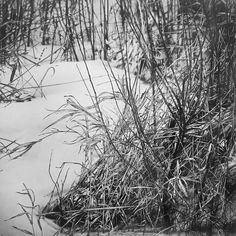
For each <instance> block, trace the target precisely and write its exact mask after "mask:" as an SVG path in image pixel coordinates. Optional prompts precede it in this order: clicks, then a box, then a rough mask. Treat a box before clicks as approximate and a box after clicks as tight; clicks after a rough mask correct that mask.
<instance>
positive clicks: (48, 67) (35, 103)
mask: <svg viewBox="0 0 236 236" xmlns="http://www.w3.org/2000/svg"><path fill="white" fill-rule="evenodd" d="M107 68H108V67H107ZM87 69H88V70H89V73H88V71H87ZM22 71H23V69H22ZM108 71H109V68H108ZM108 71H107V69H105V68H104V65H103V62H101V61H88V62H87V68H86V65H85V63H84V62H78V63H75V62H67V63H55V64H44V65H42V66H35V67H33V68H32V69H31V70H30V72H26V73H25V74H24V75H23V77H22V78H21V81H20V83H21V84H19V86H22V85H24V87H25V88H27V93H28V94H31V95H34V97H35V98H34V99H32V100H31V101H26V102H22V103H19V102H14V103H11V104H9V105H8V106H6V104H1V108H0V117H1V118H0V119H1V122H0V133H1V138H6V139H10V140H17V142H19V143H25V142H32V141H36V140H40V139H41V138H42V131H43V130H44V129H45V127H47V126H48V125H49V124H51V123H52V122H53V121H55V120H56V119H57V118H58V117H57V116H55V115H52V116H48V117H47V118H45V117H46V116H47V115H49V114H50V113H51V111H52V110H56V109H58V108H59V107H60V106H61V105H62V104H64V103H65V97H64V96H65V95H73V96H74V97H76V99H77V100H78V101H79V102H80V103H81V104H82V105H84V106H86V105H89V104H90V105H91V99H90V98H89V95H88V94H89V93H88V91H87V89H89V90H90V92H91V94H93V93H92V86H91V83H90V80H89V79H90V78H91V79H92V81H93V83H94V85H95V88H96V91H97V93H98V94H99V93H102V92H109V91H110V92H111V91H112V88H111V84H110V82H109V81H110V79H112V80H113V79H114V78H112V76H111V77H110V78H109V77H108V75H107V72H108ZM113 72H114V73H115V75H119V77H121V76H122V71H120V70H117V69H114V70H113ZM22 73H23V72H22ZM37 85H41V86H42V89H39V88H37ZM115 110H116V108H115V103H114V102H112V101H107V102H105V103H104V105H103V112H104V114H105V113H106V114H108V115H109V116H111V117H113V118H114V119H115V117H116V115H115V113H116V112H115ZM65 125H66V123H65V121H63V122H61V123H59V124H58V125H57V127H58V128H62V129H63V128H64V127H65ZM73 138H74V137H70V136H68V135H65V134H61V135H59V134H58V135H54V136H51V137H49V138H47V139H44V140H42V141H41V142H39V143H37V144H35V145H34V146H33V147H32V148H31V149H30V150H29V151H28V152H27V153H25V154H24V155H23V156H22V157H20V158H18V159H16V160H10V158H9V157H4V158H1V159H0V170H1V171H0V186H1V188H0V203H1V207H0V235H4V236H7V235H8V236H15V235H24V233H21V232H20V231H17V230H16V229H14V228H12V227H11V226H12V225H14V226H17V227H19V228H23V229H26V230H31V228H30V224H29V222H28V220H27V218H26V216H21V217H17V218H14V219H12V220H10V221H5V219H8V218H10V217H12V216H14V215H16V214H18V213H20V212H22V210H21V208H20V207H19V206H18V205H17V203H21V204H25V205H30V201H29V199H28V197H27V196H26V195H21V194H19V193H17V192H22V190H23V188H24V186H23V183H24V184H25V185H26V186H27V188H31V189H32V190H33V191H34V194H35V198H36V201H35V204H38V205H39V206H44V204H45V203H46V202H47V201H48V198H49V195H48V194H49V193H50V191H51V190H52V187H53V183H52V180H51V179H50V176H49V162H50V157H51V158H52V161H51V168H50V169H51V170H50V171H51V174H52V176H53V178H55V179H56V177H57V175H58V173H59V171H60V168H58V167H60V166H61V165H62V163H63V162H76V163H82V162H83V160H84V154H83V152H80V153H79V147H78V145H68V144H67V143H66V141H71V140H72V139H73ZM67 168H70V171H69V174H68V178H67V181H66V183H67V184H66V186H65V188H68V187H69V186H70V184H71V183H73V181H74V180H75V178H76V177H77V176H78V174H79V171H80V165H79V164H77V165H76V164H74V165H73V164H66V165H65V170H66V169H67ZM63 173H64V174H65V171H64V172H63ZM62 177H63V175H62ZM62 179H63V178H62ZM42 227H43V231H44V235H47V236H50V235H53V232H55V229H54V228H53V227H52V226H51V225H50V224H48V223H46V221H42ZM36 229H37V230H38V232H36V235H40V234H39V233H40V230H39V227H37V224H36Z"/></svg>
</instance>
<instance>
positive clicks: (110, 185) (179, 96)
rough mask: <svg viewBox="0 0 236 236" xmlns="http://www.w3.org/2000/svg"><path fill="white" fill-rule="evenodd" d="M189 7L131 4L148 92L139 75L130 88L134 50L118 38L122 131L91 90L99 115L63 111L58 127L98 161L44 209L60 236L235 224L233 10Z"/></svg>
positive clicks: (130, 20)
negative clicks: (67, 122) (69, 123)
mask: <svg viewBox="0 0 236 236" xmlns="http://www.w3.org/2000/svg"><path fill="white" fill-rule="evenodd" d="M180 2H181V1H180ZM128 3H130V4H128ZM152 4H154V5H152ZM155 4H157V5H155ZM186 4H187V1H182V2H181V4H180V6H179V8H178V7H177V6H175V7H177V10H176V11H174V10H173V11H170V9H169V8H168V7H173V6H172V5H171V4H169V5H170V6H169V5H168V4H167V6H165V7H164V6H162V8H161V6H160V5H161V3H160V1H158V2H155V3H150V2H148V1H142V2H141V1H137V4H135V5H132V4H131V2H129V1H127V6H126V7H125V9H127V10H129V14H127V15H126V18H125V19H124V22H123V23H124V24H123V25H122V27H123V28H124V29H126V27H128V26H129V27H130V29H132V30H133V34H134V37H136V39H137V40H136V41H137V42H138V43H139V45H140V48H141V49H142V52H143V53H142V54H143V58H142V59H144V60H145V61H146V63H145V67H146V70H147V71H148V72H149V73H148V75H149V78H148V79H147V80H148V83H149V87H148V89H147V91H146V92H144V93H139V92H138V89H137V87H136V85H137V83H138V78H139V77H140V75H139V74H138V75H137V76H136V79H135V80H134V82H131V81H133V80H132V78H131V75H130V71H129V63H130V60H129V58H128V55H129V53H128V50H129V48H128V47H127V45H128V44H126V43H123V42H126V41H125V40H123V39H122V38H121V37H122V35H119V36H120V37H118V40H119V42H118V43H119V46H120V53H121V57H122V63H123V66H124V67H123V68H124V71H125V76H124V78H123V80H122V83H120V82H119V81H118V80H117V79H115V81H113V82H112V80H111V79H110V82H111V87H112V95H113V99H114V101H115V103H116V104H117V107H118V109H117V110H118V111H119V113H118V114H119V115H118V119H117V122H116V124H115V125H113V126H111V125H109V123H108V122H107V120H106V119H105V117H104V113H103V111H102V101H104V100H106V99H107V97H106V98H105V97H101V96H100V95H98V94H97V93H96V90H95V88H94V86H92V92H93V94H92V95H91V94H90V95H91V99H92V102H93V106H92V107H82V106H81V105H80V104H79V102H78V101H76V100H68V103H67V108H66V109H65V108H64V107H63V109H62V111H63V112H66V115H63V116H62V118H59V120H58V121H61V120H63V119H65V118H70V119H72V120H74V121H75V123H76V124H77V125H76V126H73V127H69V128H68V132H73V133H77V134H78V141H80V142H82V146H83V147H84V148H85V149H84V150H85V151H86V154H88V150H89V152H92V151H93V152H94V153H96V155H97V156H98V158H97V160H96V161H93V162H92V164H91V161H90V162H89V164H88V165H86V166H85V168H84V170H83V172H82V174H81V176H80V179H79V181H78V182H77V183H75V184H74V185H73V186H72V187H71V189H70V191H69V192H68V193H67V194H66V195H65V196H62V197H60V198H59V199H57V200H55V201H51V202H49V203H48V205H47V206H46V207H45V209H44V211H43V214H44V215H45V216H46V217H49V218H52V219H54V220H55V221H56V222H57V223H58V224H59V225H60V226H61V227H62V228H63V229H70V230H72V231H74V230H81V231H90V230H96V231H97V230H108V231H109V230H112V229H114V228H116V227H118V228H129V227H140V226H141V227H149V228H155V229H157V228H164V229H170V230H190V229H201V228H203V227H207V228H210V229H212V228H216V229H219V230H220V229H224V228H225V227H227V225H228V224H230V223H232V222H233V221H234V220H235V218H234V217H233V210H232V209H231V206H232V204H233V202H234V196H235V191H234V188H235V177H236V176H235V164H234V161H235V160H234V159H235V158H234V156H235V141H234V140H235V114H236V113H235V110H236V109H235V106H234V104H235V103H233V100H234V101H235V96H236V95H235V91H234V86H233V85H234V84H235V81H234V77H233V76H232V75H233V74H232V71H233V70H232V65H233V61H234V56H230V53H229V52H232V54H231V55H233V52H234V49H233V44H234V40H233V39H232V35H231V33H230V32H232V31H233V30H234V27H233V28H231V26H232V25H231V23H232V22H234V19H233V13H232V12H231V11H230V9H232V8H231V5H230V4H229V5H224V7H225V8H224V11H225V13H226V12H227V11H228V13H229V14H232V19H231V18H230V19H229V18H227V17H226V15H227V14H222V12H219V9H218V8H217V7H218V6H220V4H224V3H223V2H221V1H215V3H214V4H213V3H212V5H211V4H208V5H207V4H206V3H205V1H196V2H195V1H190V3H189V4H190V5H191V4H192V5H191V6H188V8H186V6H185V5H186ZM214 7H216V8H215V9H214ZM166 8H167V10H166ZM135 9H136V10H135ZM168 9H169V11H168ZM217 9H218V10H217ZM135 11H136V12H135ZM171 12H172V14H169V15H166V14H167V13H171ZM174 13H176V14H174ZM140 22H141V23H142V24H140ZM219 22H221V24H220V26H218V23H219ZM140 25H141V26H140ZM139 26H140V28H139ZM117 28H118V27H117ZM118 31H119V30H118ZM150 32H151V33H150ZM227 32H228V33H227ZM233 32H235V31H233ZM214 35H215V36H214ZM217 35H218V36H219V37H218V36H217ZM127 42H128V41H127ZM156 42H157V44H158V45H156V44H155V43H156ZM230 50H232V51H230ZM160 54H161V55H162V56H160ZM85 63H86V62H85ZM113 77H114V76H113ZM90 83H91V84H92V85H93V83H92V79H91V78H90ZM114 88H116V90H117V91H116V90H115V89H114ZM110 97H111V96H110ZM120 100H121V103H122V104H123V106H121V107H120V106H119V102H120ZM72 101H73V102H72ZM77 128H79V129H80V131H79V132H78V130H77Z"/></svg>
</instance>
